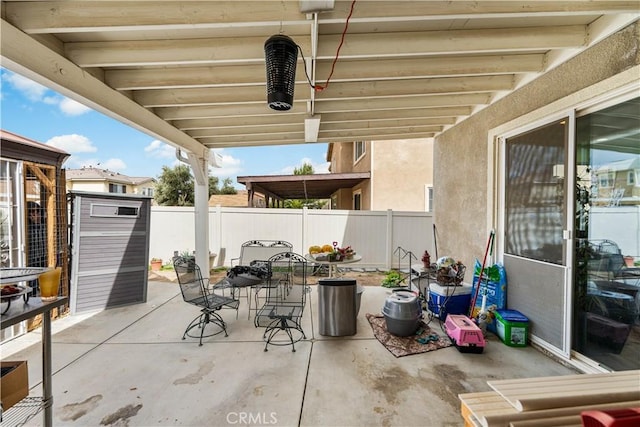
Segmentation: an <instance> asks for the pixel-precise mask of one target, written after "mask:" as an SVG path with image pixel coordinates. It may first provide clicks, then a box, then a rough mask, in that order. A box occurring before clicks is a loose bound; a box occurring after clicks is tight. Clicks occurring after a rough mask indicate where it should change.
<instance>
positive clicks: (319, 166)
mask: <svg viewBox="0 0 640 427" xmlns="http://www.w3.org/2000/svg"><path fill="white" fill-rule="evenodd" d="M305 163H307V164H310V165H311V167H313V172H314V173H329V165H330V163H329V162H322V163H315V164H314V163H313V160H311V159H310V158H308V157H303V158H302V159H300V162H299V163H298V164H297V165H294V166H286V167H284V168H282V169H281V170H280V171H278V172H276V173H277V174H278V175H293V171H294V170H295V169H297V168H301V167H302V166H303V165H304V164H305Z"/></svg>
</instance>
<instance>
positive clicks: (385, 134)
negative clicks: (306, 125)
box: [198, 126, 435, 148]
mask: <svg viewBox="0 0 640 427" xmlns="http://www.w3.org/2000/svg"><path fill="white" fill-rule="evenodd" d="M434 135H435V130H434V128H433V126H425V127H424V129H423V128H421V127H419V126H413V127H411V128H398V129H389V130H385V131H382V130H380V131H378V130H376V131H371V132H359V131H331V132H324V131H323V130H322V129H321V130H320V132H319V135H318V142H327V140H328V139H329V138H331V141H332V142H350V141H354V140H357V139H360V138H362V139H381V138H382V139H413V138H431V137H433V136H434ZM198 141H200V142H201V143H202V144H204V145H205V146H207V147H209V148H223V147H240V146H247V147H249V146H258V145H286V144H304V143H306V141H305V137H304V132H299V133H291V134H288V133H284V134H280V133H279V134H273V133H270V134H260V135H240V136H237V135H234V136H229V135H227V136H213V137H203V138H198Z"/></svg>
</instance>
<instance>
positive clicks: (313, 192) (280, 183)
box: [238, 172, 371, 199]
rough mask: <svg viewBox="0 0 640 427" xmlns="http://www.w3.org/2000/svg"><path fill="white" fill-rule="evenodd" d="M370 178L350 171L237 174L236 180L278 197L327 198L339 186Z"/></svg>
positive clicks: (361, 173)
mask: <svg viewBox="0 0 640 427" xmlns="http://www.w3.org/2000/svg"><path fill="white" fill-rule="evenodd" d="M370 178H371V173H370V172H351V173H318V174H313V175H262V176H239V177H238V182H239V183H240V184H244V185H245V186H246V187H247V188H248V189H251V190H253V191H255V192H258V193H261V194H265V195H268V196H271V197H277V198H280V199H329V198H331V195H332V194H333V193H335V192H336V191H338V190H340V189H341V188H352V187H354V186H356V185H358V184H359V183H361V182H362V181H364V180H366V179H370Z"/></svg>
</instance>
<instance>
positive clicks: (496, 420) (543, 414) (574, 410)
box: [475, 400, 640, 427]
mask: <svg viewBox="0 0 640 427" xmlns="http://www.w3.org/2000/svg"><path fill="white" fill-rule="evenodd" d="M639 404H640V400H631V401H626V402H616V403H602V404H598V405H584V406H571V407H565V408H554V409H544V410H539V411H527V412H519V411H515V412H514V413H511V414H507V413H504V414H478V413H476V414H475V416H476V417H479V419H480V422H481V424H482V426H483V427H508V426H509V423H512V422H516V421H524V420H542V419H545V418H553V417H565V416H570V415H580V413H581V412H582V411H588V410H594V409H600V410H606V409H622V408H632V407H636V406H638V405H639ZM534 425H536V424H535V423H534Z"/></svg>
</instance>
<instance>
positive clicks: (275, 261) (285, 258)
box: [254, 252, 309, 351]
mask: <svg viewBox="0 0 640 427" xmlns="http://www.w3.org/2000/svg"><path fill="white" fill-rule="evenodd" d="M269 265H270V268H271V279H270V283H269V287H268V288H267V295H266V300H265V303H264V305H263V306H262V307H261V308H260V309H259V310H258V312H257V313H256V317H255V320H254V322H255V325H256V327H264V328H265V331H264V334H263V339H264V341H265V346H264V351H267V350H268V347H269V344H271V345H277V346H285V345H291V351H296V348H295V343H296V342H298V341H300V340H302V339H306V335H305V333H304V330H303V329H302V315H303V313H304V307H305V305H306V300H307V293H308V292H309V286H308V285H307V260H306V259H305V258H304V257H303V256H302V255H299V254H296V253H293V252H282V253H279V254H277V255H275V256H273V257H271V258H270V259H269ZM280 333H284V334H285V335H286V338H285V339H284V340H278V339H277V337H278V335H279V334H280Z"/></svg>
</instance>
